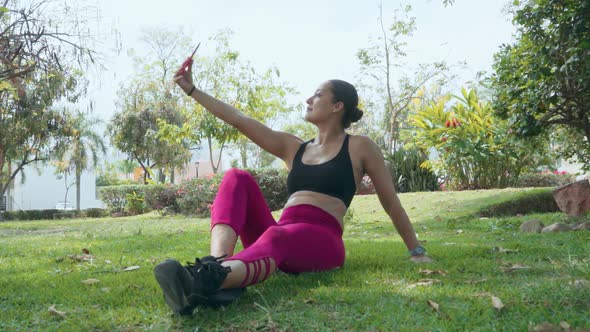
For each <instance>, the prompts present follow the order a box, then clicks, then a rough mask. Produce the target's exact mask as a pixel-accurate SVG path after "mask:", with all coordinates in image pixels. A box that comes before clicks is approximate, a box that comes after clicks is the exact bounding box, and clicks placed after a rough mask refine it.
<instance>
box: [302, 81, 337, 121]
mask: <svg viewBox="0 0 590 332" xmlns="http://www.w3.org/2000/svg"><path fill="white" fill-rule="evenodd" d="M333 100H334V95H333V94H332V89H331V85H330V82H324V83H322V84H321V85H320V86H319V87H318V89H317V90H316V91H315V93H314V94H313V96H311V97H309V98H307V101H306V102H307V110H306V112H305V120H306V121H309V122H311V123H318V122H321V121H322V120H324V119H327V118H328V117H330V116H332V115H333V114H334V113H336V112H337V111H338V110H339V109H342V107H343V105H342V103H341V102H337V103H334V102H333Z"/></svg>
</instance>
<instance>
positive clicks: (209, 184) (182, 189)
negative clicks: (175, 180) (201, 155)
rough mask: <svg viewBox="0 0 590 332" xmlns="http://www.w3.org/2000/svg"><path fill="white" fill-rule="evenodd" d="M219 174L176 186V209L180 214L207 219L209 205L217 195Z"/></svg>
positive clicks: (219, 180)
mask: <svg viewBox="0 0 590 332" xmlns="http://www.w3.org/2000/svg"><path fill="white" fill-rule="evenodd" d="M222 177H223V176H222V175H221V174H217V175H214V176H210V177H205V178H194V179H191V180H189V181H186V182H183V183H182V184H181V185H179V186H178V191H177V194H178V200H177V203H178V208H179V210H180V212H181V213H183V214H186V215H195V216H199V217H207V216H209V215H210V214H211V204H213V200H214V199H215V195H216V194H217V189H218V188H219V183H221V179H222Z"/></svg>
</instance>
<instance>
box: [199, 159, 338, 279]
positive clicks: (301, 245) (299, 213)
mask: <svg viewBox="0 0 590 332" xmlns="http://www.w3.org/2000/svg"><path fill="white" fill-rule="evenodd" d="M217 224H225V225H228V226H230V227H231V228H232V229H233V230H234V231H235V232H236V234H237V235H238V236H239V237H240V240H241V241H242V245H243V247H244V250H242V251H240V252H239V253H237V254H235V255H233V256H232V257H230V258H228V259H227V260H240V261H242V262H243V263H244V264H246V271H247V272H246V278H245V279H244V282H243V283H242V287H245V286H247V285H250V284H254V283H257V282H260V281H262V280H264V279H266V278H267V277H268V275H269V274H270V273H271V272H272V271H270V265H271V263H270V258H272V259H273V260H274V261H275V264H276V266H277V267H278V268H279V269H280V270H281V271H283V272H288V273H298V272H311V271H324V270H330V269H334V268H337V267H340V266H342V265H343V264H344V242H343V241H342V228H341V226H340V223H339V222H338V220H337V219H336V218H334V217H333V216H332V215H331V214H329V213H327V212H326V211H324V210H322V209H321V208H318V207H316V206H313V205H296V206H292V207H288V208H286V209H285V210H283V213H282V215H281V218H280V219H279V221H278V223H277V222H276V221H275V220H274V218H273V216H272V214H271V212H270V209H269V208H268V205H267V204H266V201H265V200H264V197H263V196H262V192H261V191H260V188H259V187H258V184H257V183H256V181H255V180H254V178H253V177H252V176H251V175H250V174H249V173H248V172H246V171H243V170H238V169H235V168H234V169H231V170H229V171H227V172H226V173H225V175H224V177H223V180H222V181H221V185H220V186H219V192H218V193H217V197H215V202H214V203H213V207H212V212H211V228H213V226H215V225H217ZM263 267H264V268H263ZM262 271H265V273H264V274H262ZM251 274H252V275H251Z"/></svg>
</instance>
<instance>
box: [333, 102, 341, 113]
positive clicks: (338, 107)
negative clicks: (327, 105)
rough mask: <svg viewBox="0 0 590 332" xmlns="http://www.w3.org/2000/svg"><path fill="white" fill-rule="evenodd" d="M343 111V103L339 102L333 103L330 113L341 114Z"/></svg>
mask: <svg viewBox="0 0 590 332" xmlns="http://www.w3.org/2000/svg"><path fill="white" fill-rule="evenodd" d="M341 111H344V103H343V102H341V101H339V102H336V103H334V107H333V108H332V112H333V113H334V112H341Z"/></svg>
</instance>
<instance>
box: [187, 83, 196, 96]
mask: <svg viewBox="0 0 590 332" xmlns="http://www.w3.org/2000/svg"><path fill="white" fill-rule="evenodd" d="M196 88H197V87H196V86H195V85H194V84H193V87H192V88H191V89H190V91H189V92H187V93H186V95H187V96H190V95H192V94H193V92H194V91H195V89H196Z"/></svg>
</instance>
